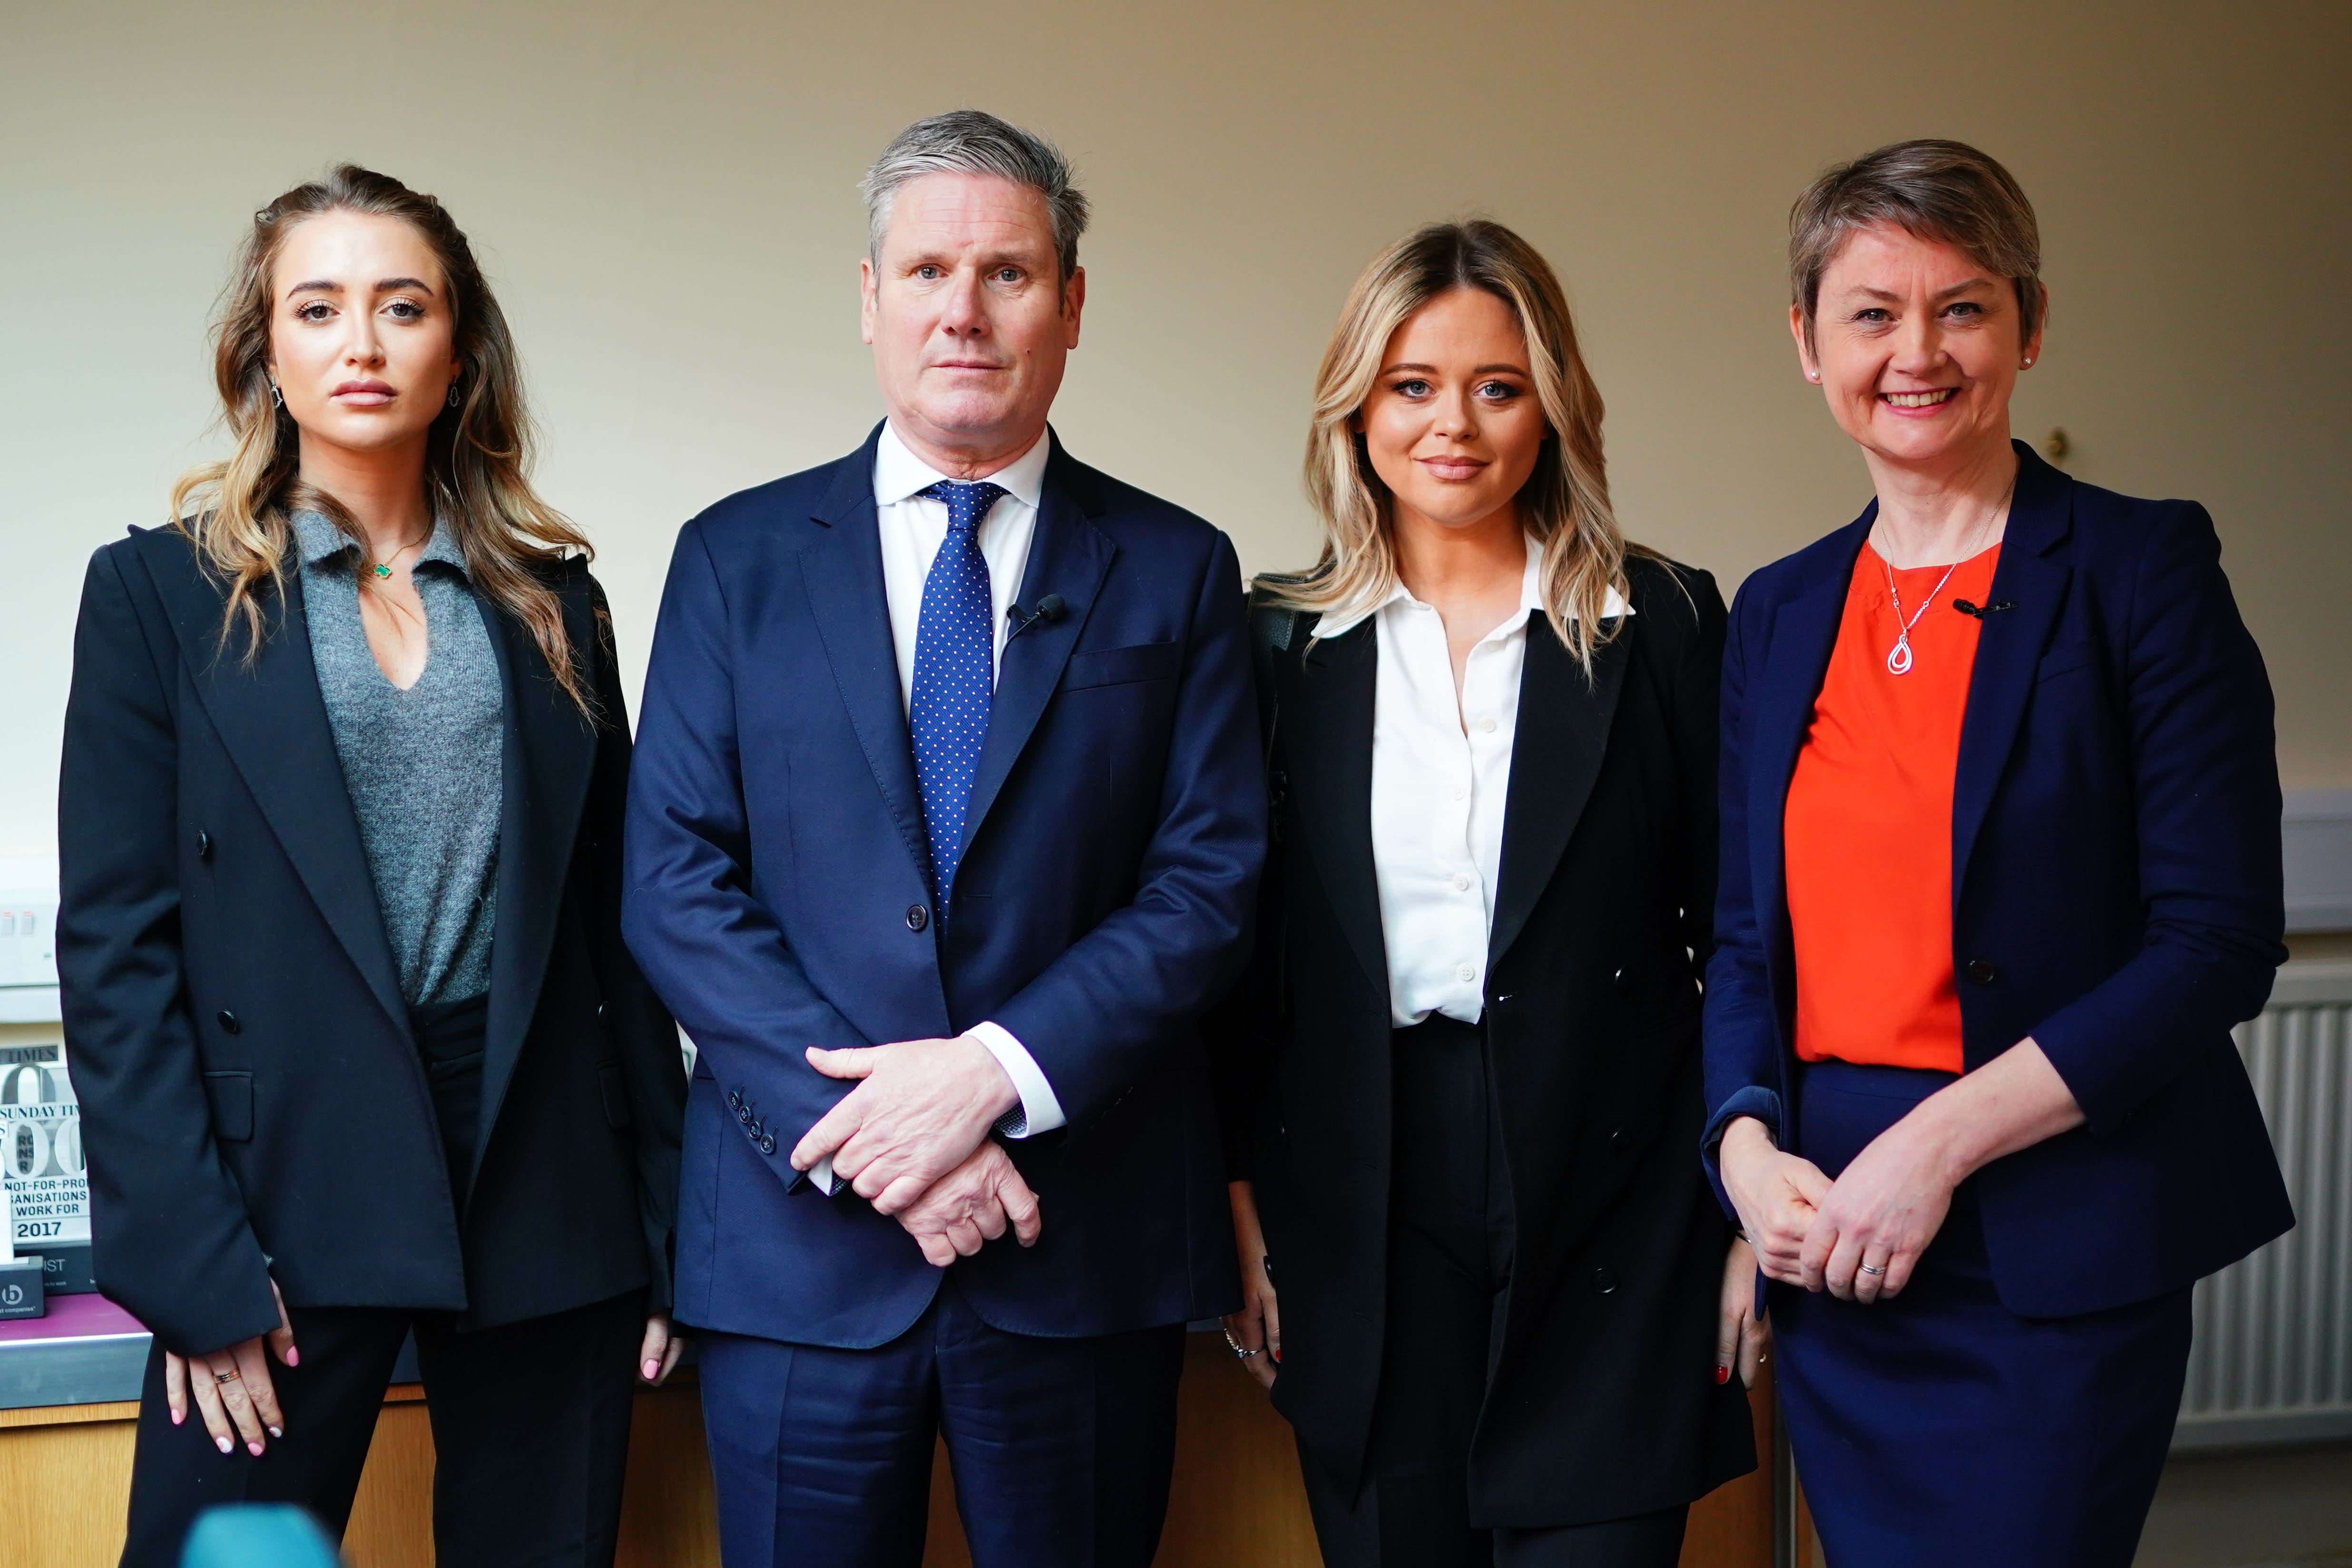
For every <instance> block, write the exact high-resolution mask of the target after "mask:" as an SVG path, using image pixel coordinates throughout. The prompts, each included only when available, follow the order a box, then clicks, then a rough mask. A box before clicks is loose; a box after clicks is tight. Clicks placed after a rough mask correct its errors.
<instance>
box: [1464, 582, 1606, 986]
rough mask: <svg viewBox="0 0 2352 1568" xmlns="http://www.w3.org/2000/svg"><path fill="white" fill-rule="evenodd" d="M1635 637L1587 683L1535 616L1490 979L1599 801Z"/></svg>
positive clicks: (1514, 745) (1515, 741) (1490, 944)
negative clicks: (1597, 784) (1598, 786)
mask: <svg viewBox="0 0 2352 1568" xmlns="http://www.w3.org/2000/svg"><path fill="white" fill-rule="evenodd" d="M1637 635H1639V634H1638V632H1636V631H1634V630H1633V629H1632V628H1628V629H1627V630H1626V631H1625V632H1623V633H1622V634H1621V635H1620V636H1618V637H1613V638H1612V639H1611V640H1610V641H1609V642H1607V643H1605V644H1603V645H1602V646H1601V649H1600V650H1599V651H1598V652H1597V653H1596V654H1594V656H1593V661H1592V679H1591V684H1590V685H1588V684H1587V683H1586V681H1585V679H1584V672H1583V671H1582V670H1581V669H1579V668H1577V664H1576V660H1575V658H1574V657H1573V656H1572V655H1570V652H1569V651H1568V646H1567V645H1566V644H1565V643H1563V642H1561V641H1560V640H1559V633H1557V632H1555V631H1554V630H1552V626H1551V622H1550V620H1549V619H1548V618H1547V617H1546V616H1543V615H1542V614H1541V613H1540V612H1537V613H1533V614H1530V615H1529V616H1528V630H1527V642H1528V647H1527V661H1526V664H1525V666H1524V667H1523V671H1522V673H1521V675H1520V678H1519V711H1518V718H1517V730H1516V731H1514V733H1513V735H1512V738H1511V773H1510V780H1511V782H1510V787H1509V790H1508V793H1507V795H1506V796H1505V799H1504V805H1503V855H1502V868H1501V873H1500V875H1499V877H1498V878H1497V879H1496V880H1497V884H1498V885H1497V887H1496V890H1495V920H1494V928H1493V931H1492V932H1491V934H1490V935H1489V936H1488V938H1487V954H1488V957H1487V967H1488V969H1489V970H1490V971H1491V970H1492V969H1493V967H1494V965H1495V964H1496V963H1499V962H1500V961H1501V959H1502V956H1503V955H1504V954H1505V953H1507V952H1509V951H1510V950H1511V943H1513V942H1516V941H1517V940H1518V936H1519V932H1520V931H1521V930H1522V929H1523V928H1524V927H1525V926H1526V925H1527V923H1528V916H1529V915H1530V914H1532V913H1534V911H1535V907H1536V900H1538V899H1540V898H1541V897H1543V891H1544V889H1545V888H1547V887H1549V885H1550V883H1551V878H1552V872H1553V870H1554V868H1557V867H1558V866H1559V858H1560V856H1561V854H1562V853H1563V852H1564V851H1565V850H1566V849H1567V847H1568V841H1569V839H1570V837H1572V836H1573V835H1574V834H1575V832H1576V825H1577V821H1578V819H1579V818H1580V817H1581V816H1583V815H1584V805H1585V802H1586V801H1588V800H1590V799H1591V796H1592V785H1593V783H1594V781H1595V780H1597V779H1598V778H1600V776H1601V760H1602V759H1603V757H1604V756H1606V754H1607V752H1608V748H1609V728H1610V725H1611V724H1612V722H1613V721H1615V719H1616V715H1617V697H1618V694H1619V693H1620V692H1621V691H1622V690H1623V689H1624V686H1625V665H1626V662H1627V661H1628V660H1629V659H1630V658H1632V657H1633V653H1632V649H1631V647H1630V646H1629V644H1630V643H1631V641H1632V638H1633V637H1634V636H1637Z"/></svg>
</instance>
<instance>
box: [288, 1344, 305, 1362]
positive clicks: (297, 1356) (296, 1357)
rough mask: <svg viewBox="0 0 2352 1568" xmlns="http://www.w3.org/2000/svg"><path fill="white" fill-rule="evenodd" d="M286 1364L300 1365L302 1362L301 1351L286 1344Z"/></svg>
mask: <svg viewBox="0 0 2352 1568" xmlns="http://www.w3.org/2000/svg"><path fill="white" fill-rule="evenodd" d="M286 1364H287V1365H288V1366H300V1365H301V1364H302V1352H300V1351H298V1350H296V1349H295V1348H294V1347H293V1346H292V1345H288V1346H287V1347H286Z"/></svg>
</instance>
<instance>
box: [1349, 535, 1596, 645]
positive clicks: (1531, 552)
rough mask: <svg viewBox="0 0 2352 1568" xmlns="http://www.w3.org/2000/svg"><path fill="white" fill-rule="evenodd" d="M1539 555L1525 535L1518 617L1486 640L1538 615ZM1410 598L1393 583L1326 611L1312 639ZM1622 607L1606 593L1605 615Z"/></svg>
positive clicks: (1539, 548) (1353, 626) (1540, 549)
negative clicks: (1369, 598)
mask: <svg viewBox="0 0 2352 1568" xmlns="http://www.w3.org/2000/svg"><path fill="white" fill-rule="evenodd" d="M1543 555H1544V547H1543V541H1542V540H1540V539H1538V538H1536V537H1535V535H1533V534H1529V535H1528V563H1527V566H1526V567H1525V568H1524V569H1523V570H1522V571H1521V572H1520V574H1519V609H1518V613H1517V615H1515V616H1512V617H1511V618H1510V619H1509V620H1507V621H1505V622H1504V623H1503V624H1502V625H1501V626H1496V628H1495V629H1494V630H1493V631H1491V632H1489V633H1487V634H1486V635H1487V636H1488V637H1508V636H1510V635H1511V634H1512V633H1513V632H1516V631H1517V630H1518V629H1519V628H1520V627H1521V626H1525V625H1527V623H1528V616H1531V615H1539V614H1541V613H1542V611H1543ZM1411 598H1412V595H1411V594H1409V593H1407V592H1405V586H1404V584H1402V582H1399V583H1396V584H1392V585H1391V587H1390V589H1389V591H1388V593H1387V594H1385V595H1382V596H1381V598H1380V599H1379V600H1377V601H1375V602H1373V603H1371V604H1368V605H1361V606H1355V607H1349V608H1342V609H1338V610H1331V611H1327V612H1326V613H1325V614H1324V616H1323V618H1322V619H1321V620H1318V621H1317V622H1316V623H1315V634H1314V635H1315V636H1316V637H1344V636H1346V635H1347V634H1348V633H1349V632H1351V631H1354V630H1355V629H1356V628H1357V627H1358V626H1361V625H1363V624H1364V623H1365V622H1366V621H1368V620H1370V619H1371V618H1372V617H1373V616H1377V615H1379V614H1380V613H1381V611H1382V610H1385V609H1387V608H1388V607H1389V606H1390V605H1393V604H1396V603H1398V602H1399V601H1401V600H1408V599H1411ZM1623 603H1624V602H1623V601H1622V600H1621V599H1619V598H1618V597H1617V591H1616V590H1615V589H1614V588H1612V589H1611V590H1610V591H1609V608H1608V613H1609V614H1610V615H1612V616H1618V615H1622V614H1624V610H1623V608H1622V605H1623Z"/></svg>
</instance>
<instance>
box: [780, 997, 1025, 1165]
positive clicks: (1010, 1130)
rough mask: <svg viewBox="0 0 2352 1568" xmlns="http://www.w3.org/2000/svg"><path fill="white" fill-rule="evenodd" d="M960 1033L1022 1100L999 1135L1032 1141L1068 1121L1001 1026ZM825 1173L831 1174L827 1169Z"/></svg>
mask: <svg viewBox="0 0 2352 1568" xmlns="http://www.w3.org/2000/svg"><path fill="white" fill-rule="evenodd" d="M963 1033H964V1037H965V1038H966V1039H969V1040H977V1041H979V1042H980V1044H981V1045H982V1046H983V1047H986V1048H987V1050H988V1054H989V1055H990V1056H992V1057H994V1058H996V1062H997V1065H998V1066H999V1067H1001V1068H1003V1069H1004V1076H1005V1077H1007V1078H1009V1079H1012V1080H1013V1090H1014V1092H1016V1093H1018V1094H1019V1095H1020V1096H1021V1109H1020V1110H1017V1111H1015V1112H1013V1113H1012V1114H1011V1115H1008V1116H1006V1117H1005V1118H1004V1120H1003V1121H999V1122H998V1123H997V1124H996V1130H997V1131H999V1132H1002V1133H1003V1135H1004V1136H1005V1137H1007V1138H1034V1137H1035V1136H1036V1135H1037V1134H1038V1133H1040V1132H1051V1131H1053V1130H1054V1129H1055V1128H1056V1127H1059V1126H1061V1125H1063V1124H1064V1123H1065V1122H1066V1121H1068V1120H1069V1118H1067V1117H1066V1116H1064V1115H1063V1114H1062V1102H1061V1101H1060V1100H1056V1099H1055V1098H1054V1086H1053V1085H1052V1084H1050V1083H1047V1082H1046V1081H1045V1071H1044V1069H1042V1068H1039V1067H1038V1066H1037V1058H1034V1057H1033V1056H1031V1055H1030V1054H1029V1049H1028V1047H1025V1046H1024V1045H1023V1044H1022V1043H1021V1042H1020V1041H1018V1040H1016V1039H1014V1038H1013V1032H1012V1031H1011V1030H1009V1029H1007V1028H1006V1027H1005V1026H1003V1025H1002V1024H974V1025H973V1026H971V1028H969V1029H966V1030H965V1031H964V1032H963ZM1016 1118H1017V1120H1016ZM824 1169H825V1171H826V1173H827V1174H830V1173H831V1170H832V1167H831V1166H830V1165H828V1166H826V1167H824ZM811 1174H812V1175H814V1172H812V1173H811Z"/></svg>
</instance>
